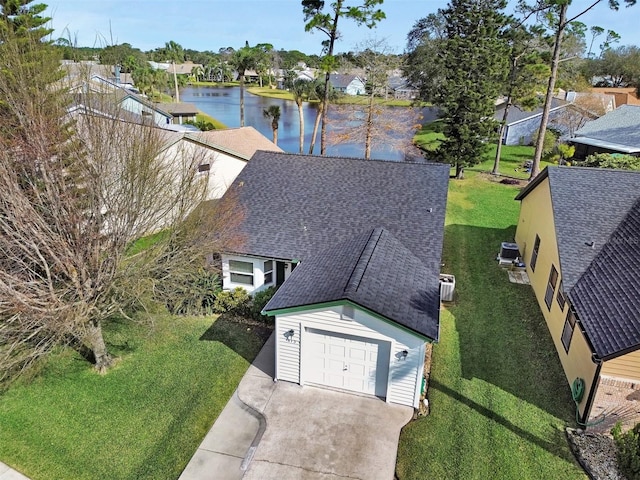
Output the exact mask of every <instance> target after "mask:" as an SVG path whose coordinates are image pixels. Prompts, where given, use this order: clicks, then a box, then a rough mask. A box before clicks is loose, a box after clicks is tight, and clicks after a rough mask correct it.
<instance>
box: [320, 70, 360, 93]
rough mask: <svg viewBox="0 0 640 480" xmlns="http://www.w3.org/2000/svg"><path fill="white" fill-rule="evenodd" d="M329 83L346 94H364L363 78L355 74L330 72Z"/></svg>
mask: <svg viewBox="0 0 640 480" xmlns="http://www.w3.org/2000/svg"><path fill="white" fill-rule="evenodd" d="M329 83H331V86H332V87H333V88H334V89H335V90H336V91H338V92H340V93H344V94H346V95H364V94H365V85H364V80H363V79H362V78H360V77H359V76H357V75H346V74H342V73H332V74H331V75H330V76H329Z"/></svg>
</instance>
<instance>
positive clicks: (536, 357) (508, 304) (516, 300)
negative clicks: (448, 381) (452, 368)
mask: <svg viewBox="0 0 640 480" xmlns="http://www.w3.org/2000/svg"><path fill="white" fill-rule="evenodd" d="M514 233H515V228H514V227H510V228H507V229H488V228H482V227H475V226H468V225H448V226H446V227H445V250H444V256H443V260H444V261H445V265H446V267H445V271H447V272H448V273H453V274H454V275H455V277H456V286H455V288H456V291H455V297H454V300H455V301H454V302H453V303H452V304H449V305H448V306H447V309H448V310H449V311H450V312H451V314H452V315H453V317H454V318H455V326H456V330H457V333H458V336H459V342H460V363H461V369H462V376H463V377H464V378H466V379H472V378H479V379H482V380H484V381H486V382H489V383H491V384H493V385H495V386H497V387H499V388H501V389H502V390H505V391H507V392H509V393H511V394H512V395H514V396H516V397H517V398H520V399H522V400H524V401H526V402H528V403H530V404H532V405H535V406H537V407H538V408H540V409H542V410H544V411H546V412H548V413H550V414H551V415H553V416H555V417H557V418H559V419H563V420H565V421H567V422H570V421H571V420H572V418H573V414H574V412H573V410H572V408H573V402H572V401H571V396H570V389H569V386H568V384H567V381H566V379H565V376H564V372H563V370H562V367H561V364H560V360H559V358H558V354H557V352H556V350H555V347H554V344H553V340H552V338H551V335H550V333H549V330H548V329H547V325H546V323H545V321H544V317H543V316H542V313H541V312H540V307H539V306H538V303H537V301H536V298H535V295H534V293H533V290H532V288H531V286H530V285H519V284H513V283H510V282H509V278H508V274H507V271H506V269H504V268H501V267H499V266H498V263H497V261H496V255H497V253H498V252H499V250H500V242H503V241H513V237H514ZM454 239H455V240H454Z"/></svg>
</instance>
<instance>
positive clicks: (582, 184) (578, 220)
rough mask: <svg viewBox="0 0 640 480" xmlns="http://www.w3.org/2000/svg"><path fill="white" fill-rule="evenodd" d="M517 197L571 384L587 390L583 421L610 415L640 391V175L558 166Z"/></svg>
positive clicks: (537, 283) (520, 240)
mask: <svg viewBox="0 0 640 480" xmlns="http://www.w3.org/2000/svg"><path fill="white" fill-rule="evenodd" d="M516 200H519V201H520V202H521V206H520V218H519V220H518V226H517V230H516V236H515V240H516V243H517V244H518V247H519V249H520V253H521V255H522V259H523V260H524V262H525V264H526V271H527V274H528V276H529V279H530V281H531V286H532V288H533V291H534V293H535V295H536V298H537V300H538V304H539V305H540V310H541V311H542V314H543V316H544V319H545V321H546V324H547V327H548V329H549V332H550V333H551V337H552V339H553V342H554V345H555V347H556V350H557V352H558V357H559V359H560V363H561V364H562V367H563V369H564V373H565V375H566V378H567V382H568V383H569V385H572V387H573V388H574V391H575V392H576V393H578V392H582V393H579V394H577V395H576V396H577V397H578V398H576V400H577V403H578V409H579V417H580V421H581V422H588V421H589V422H590V421H593V420H594V419H596V418H599V419H600V418H601V417H602V415H606V414H607V413H611V412H612V411H614V412H616V409H617V410H620V408H619V407H620V402H622V403H624V401H625V400H626V399H627V397H628V396H629V395H632V394H633V395H635V396H636V397H637V395H638V393H634V392H637V390H638V387H639V386H640V302H639V301H638V298H640V248H639V244H640V172H633V171H625V170H609V169H597V168H581V167H554V166H550V167H547V168H546V169H545V170H543V172H542V173H541V174H540V175H538V176H537V177H536V178H535V180H534V181H532V182H531V183H530V184H529V185H528V186H527V187H525V188H524V189H523V190H522V192H521V193H520V194H519V195H518V196H517V197H516ZM633 395H632V397H633ZM633 408H634V410H633V412H634V413H635V414H636V415H637V411H638V410H637V407H633ZM622 410H624V409H622ZM618 419H619V420H624V419H623V418H620V417H619V416H612V415H610V416H609V418H608V420H612V422H611V424H612V423H615V421H616V420H618Z"/></svg>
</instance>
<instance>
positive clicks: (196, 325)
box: [0, 315, 266, 480]
mask: <svg viewBox="0 0 640 480" xmlns="http://www.w3.org/2000/svg"><path fill="white" fill-rule="evenodd" d="M265 335H266V332H265V331H261V330H260V329H256V328H254V327H251V328H249V329H248V327H247V326H246V325H242V324H239V323H235V322H231V321H229V320H225V319H216V317H207V318H203V317H201V318H181V317H171V316H168V315H165V316H157V317H156V318H155V320H154V324H153V326H149V325H144V324H141V323H136V324H131V323H129V322H123V323H113V324H111V325H110V326H109V328H108V329H107V332H106V336H107V341H108V343H109V346H110V348H111V351H112V352H113V353H115V354H116V355H118V356H119V357H120V359H119V361H118V363H117V365H116V366H115V367H113V369H112V370H110V371H109V373H107V374H106V375H104V376H100V375H98V374H97V373H96V372H95V371H94V370H93V369H92V368H91V367H90V365H89V364H87V362H85V361H84V360H83V359H82V358H81V357H80V356H79V355H77V354H75V353H74V352H72V351H69V350H66V351H64V352H61V353H59V354H56V355H55V356H53V357H52V358H51V359H50V360H49V362H48V363H47V365H46V366H45V367H44V370H43V371H42V372H41V373H42V374H41V375H40V376H38V377H36V378H35V380H32V381H31V382H26V381H23V382H21V383H20V384H16V385H14V386H13V387H12V388H11V389H9V390H8V391H7V392H5V393H4V394H3V395H2V396H0V426H1V427H0V460H2V461H3V462H5V463H8V464H9V465H11V466H12V467H14V468H16V469H17V470H19V471H21V472H23V473H24V474H25V475H27V476H29V477H30V478H32V479H33V480H38V479H42V480H48V479H74V480H75V479H88V480H89V479H91V480H95V479H123V480H125V479H132V480H133V479H150V480H151V479H154V480H155V479H172V480H174V479H176V478H178V476H179V475H180V473H181V471H182V470H183V469H184V467H185V466H186V464H187V462H188V461H189V459H190V458H191V456H192V455H193V453H194V452H195V450H196V448H197V447H198V445H199V444H200V442H201V440H202V438H203V437H204V435H205V434H206V432H207V431H208V430H209V428H210V427H211V425H212V424H213V422H214V420H215V419H216V418H217V416H218V414H219V413H220V412H221V411H222V409H223V408H224V406H225V404H226V403H227V401H228V400H229V398H230V397H231V395H232V393H233V391H234V390H235V388H236V387H237V385H238V383H239V381H240V379H241V378H242V376H243V375H244V372H245V371H246V369H247V367H248V366H249V363H250V361H252V360H253V358H254V357H255V355H256V354H257V352H258V351H259V349H260V347H261V346H262V343H263V341H264V336H265Z"/></svg>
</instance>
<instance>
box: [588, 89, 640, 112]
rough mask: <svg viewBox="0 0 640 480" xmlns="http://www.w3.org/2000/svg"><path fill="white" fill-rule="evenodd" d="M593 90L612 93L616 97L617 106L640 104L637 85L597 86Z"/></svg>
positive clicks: (606, 93) (607, 93)
mask: <svg viewBox="0 0 640 480" xmlns="http://www.w3.org/2000/svg"><path fill="white" fill-rule="evenodd" d="M591 91H592V92H595V93H603V94H605V95H612V96H613V97H614V98H615V102H616V108H617V107H620V106H622V105H640V99H639V98H638V90H637V89H636V88H635V87H596V88H592V89H591Z"/></svg>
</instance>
